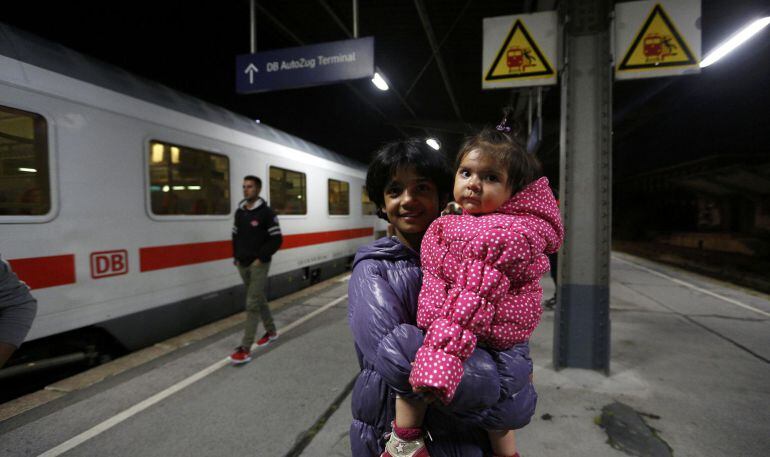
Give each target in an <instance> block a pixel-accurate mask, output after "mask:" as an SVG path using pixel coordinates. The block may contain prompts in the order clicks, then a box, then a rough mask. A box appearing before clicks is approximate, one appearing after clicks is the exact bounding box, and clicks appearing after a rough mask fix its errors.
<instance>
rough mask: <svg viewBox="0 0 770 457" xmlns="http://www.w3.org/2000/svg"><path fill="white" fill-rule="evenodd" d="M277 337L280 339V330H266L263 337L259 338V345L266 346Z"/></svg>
mask: <svg viewBox="0 0 770 457" xmlns="http://www.w3.org/2000/svg"><path fill="white" fill-rule="evenodd" d="M275 339H278V332H265V334H264V335H262V338H260V339H258V340H257V346H264V345H266V344H267V343H269V342H271V341H273V340H275Z"/></svg>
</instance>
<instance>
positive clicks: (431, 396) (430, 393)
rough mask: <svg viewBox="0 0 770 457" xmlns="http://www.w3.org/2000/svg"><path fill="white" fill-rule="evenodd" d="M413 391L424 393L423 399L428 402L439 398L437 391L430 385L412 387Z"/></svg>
mask: <svg viewBox="0 0 770 457" xmlns="http://www.w3.org/2000/svg"><path fill="white" fill-rule="evenodd" d="M412 392H415V393H418V394H422V400H423V401H424V402H425V403H427V404H431V403H433V402H434V401H436V400H437V399H438V395H437V394H436V391H435V390H433V389H431V388H430V387H412Z"/></svg>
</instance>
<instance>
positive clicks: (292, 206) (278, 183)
mask: <svg viewBox="0 0 770 457" xmlns="http://www.w3.org/2000/svg"><path fill="white" fill-rule="evenodd" d="M270 207H271V208H272V209H273V211H275V212H276V214H307V177H306V176H305V173H300V172H299V171H291V170H286V169H284V168H278V167H270Z"/></svg>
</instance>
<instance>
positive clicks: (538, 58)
mask: <svg viewBox="0 0 770 457" xmlns="http://www.w3.org/2000/svg"><path fill="white" fill-rule="evenodd" d="M554 75H555V72H554V70H553V67H552V66H551V64H550V62H548V59H547V58H546V56H545V55H544V54H543V52H541V51H540V48H539V47H538V46H537V43H535V40H533V39H532V36H531V35H530V34H529V32H528V31H527V28H526V27H525V26H524V23H523V22H522V21H521V20H519V19H517V20H516V22H515V23H514V24H513V27H512V28H511V30H510V32H509V33H508V36H507V37H506V38H505V41H504V42H503V46H502V47H501V48H500V50H499V52H498V53H497V57H495V60H494V61H493V62H492V65H491V66H490V67H489V70H488V71H487V74H486V76H485V78H484V80H485V81H505V80H515V79H529V78H543V77H549V76H554Z"/></svg>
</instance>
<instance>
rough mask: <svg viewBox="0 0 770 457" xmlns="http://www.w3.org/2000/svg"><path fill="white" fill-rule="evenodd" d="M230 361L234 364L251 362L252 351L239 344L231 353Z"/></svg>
mask: <svg viewBox="0 0 770 457" xmlns="http://www.w3.org/2000/svg"><path fill="white" fill-rule="evenodd" d="M230 362H232V363H233V365H240V364H242V363H249V362H251V351H249V348H247V347H246V346H238V347H237V348H236V349H235V352H233V353H232V354H230Z"/></svg>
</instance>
